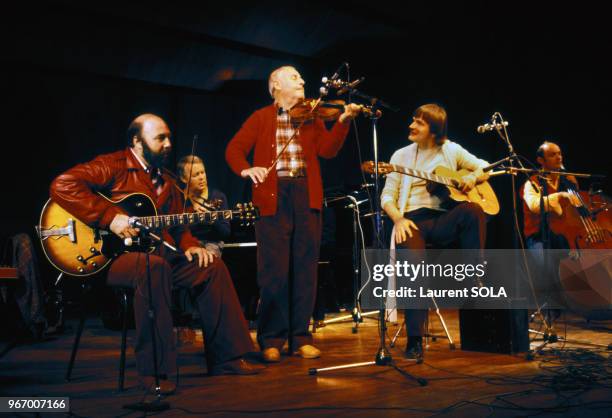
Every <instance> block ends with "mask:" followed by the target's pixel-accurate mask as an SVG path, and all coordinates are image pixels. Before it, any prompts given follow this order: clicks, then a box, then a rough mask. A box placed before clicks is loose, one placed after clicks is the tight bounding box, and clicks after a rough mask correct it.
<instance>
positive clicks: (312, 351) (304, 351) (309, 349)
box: [295, 344, 321, 359]
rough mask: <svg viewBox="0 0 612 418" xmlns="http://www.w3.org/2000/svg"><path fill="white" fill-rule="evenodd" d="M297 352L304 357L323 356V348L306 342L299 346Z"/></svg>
mask: <svg viewBox="0 0 612 418" xmlns="http://www.w3.org/2000/svg"><path fill="white" fill-rule="evenodd" d="M295 354H297V355H298V356H300V357H302V358H309V359H312V358H319V357H321V350H319V349H318V348H317V347H315V346H313V345H309V344H306V345H303V346H301V347H300V348H298V349H297V351H296V352H295Z"/></svg>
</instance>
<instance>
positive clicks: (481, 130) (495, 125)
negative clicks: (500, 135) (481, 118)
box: [476, 121, 509, 134]
mask: <svg viewBox="0 0 612 418" xmlns="http://www.w3.org/2000/svg"><path fill="white" fill-rule="evenodd" d="M508 125H509V123H508V122H507V121H503V122H502V123H485V124H484V125H480V126H478V128H476V132H478V133H479V134H484V133H485V132H489V131H494V130H497V129H501V128H502V127H504V126H508Z"/></svg>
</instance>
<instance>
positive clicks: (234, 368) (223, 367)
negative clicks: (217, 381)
mask: <svg viewBox="0 0 612 418" xmlns="http://www.w3.org/2000/svg"><path fill="white" fill-rule="evenodd" d="M259 370H260V368H258V367H254V366H252V365H251V364H249V363H247V362H246V361H245V360H244V359H243V358H240V359H237V360H231V361H226V362H224V363H220V364H215V365H214V366H212V367H211V368H210V370H209V371H208V374H209V375H211V376H221V375H226V374H238V375H242V376H247V375H252V374H257V373H259Z"/></svg>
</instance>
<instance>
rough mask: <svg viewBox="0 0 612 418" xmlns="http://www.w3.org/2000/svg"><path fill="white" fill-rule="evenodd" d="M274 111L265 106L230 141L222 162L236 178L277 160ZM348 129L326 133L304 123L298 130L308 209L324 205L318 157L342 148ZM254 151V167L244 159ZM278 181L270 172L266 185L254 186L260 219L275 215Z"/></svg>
mask: <svg viewBox="0 0 612 418" xmlns="http://www.w3.org/2000/svg"><path fill="white" fill-rule="evenodd" d="M276 112H277V108H276V106H274V105H270V106H266V107H264V108H262V109H259V110H257V111H255V112H254V113H253V114H252V115H251V116H250V117H249V118H248V119H247V120H246V122H245V123H244V124H243V125H242V128H240V130H239V131H238V133H237V134H236V135H235V136H234V137H233V138H232V139H231V141H230V142H229V144H228V145H227V148H226V150H225V159H226V160H227V163H228V164H229V166H230V167H231V169H232V170H233V171H234V172H235V173H236V174H238V175H240V172H241V171H242V170H245V169H247V168H250V167H252V166H253V167H269V166H270V165H272V162H273V161H274V159H275V158H276V117H277V114H276ZM349 129H350V123H349V121H348V120H347V121H345V122H344V123H340V122H336V123H335V124H334V126H333V128H332V129H331V130H330V131H328V130H327V128H326V127H325V124H324V123H323V122H322V121H321V120H315V121H314V122H310V123H308V122H307V123H306V124H304V126H302V128H301V129H300V136H299V140H300V144H301V145H302V149H303V151H304V158H305V160H306V176H307V178H308V193H309V201H310V207H311V208H313V209H318V210H320V209H321V206H322V203H323V185H322V181H321V168H320V166H319V159H318V157H323V158H333V157H335V156H336V154H338V151H340V148H342V145H343V144H344V140H345V139H346V135H347V133H348V131H349ZM253 147H255V153H254V155H253V165H251V164H249V162H248V161H247V156H248V155H249V153H250V152H251V150H252V149H253ZM277 190H278V177H277V175H276V170H272V171H270V174H269V175H268V177H267V179H266V181H265V182H263V183H262V184H260V185H259V186H257V187H255V185H253V203H254V204H255V205H256V206H258V207H259V210H260V213H261V215H262V216H270V215H274V214H275V213H276V207H277V201H276V199H277Z"/></svg>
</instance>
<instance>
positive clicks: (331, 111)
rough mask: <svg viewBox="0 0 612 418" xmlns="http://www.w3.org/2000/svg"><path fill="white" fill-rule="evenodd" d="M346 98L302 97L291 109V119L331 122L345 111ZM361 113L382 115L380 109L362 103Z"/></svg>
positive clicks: (299, 121)
mask: <svg viewBox="0 0 612 418" xmlns="http://www.w3.org/2000/svg"><path fill="white" fill-rule="evenodd" d="M344 106H346V102H345V101H344V100H326V101H323V100H319V99H301V100H300V101H299V102H298V103H296V104H295V106H293V107H292V108H291V109H290V110H289V116H290V117H291V120H292V121H294V122H297V123H302V122H307V121H312V120H314V119H320V120H322V121H324V122H331V121H334V120H336V119H338V118H339V117H340V115H341V114H342V113H344ZM360 106H361V113H363V114H365V115H367V116H372V115H375V116H376V117H380V116H381V112H380V110H376V111H374V110H372V109H371V108H370V107H368V106H364V105H360Z"/></svg>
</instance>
